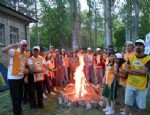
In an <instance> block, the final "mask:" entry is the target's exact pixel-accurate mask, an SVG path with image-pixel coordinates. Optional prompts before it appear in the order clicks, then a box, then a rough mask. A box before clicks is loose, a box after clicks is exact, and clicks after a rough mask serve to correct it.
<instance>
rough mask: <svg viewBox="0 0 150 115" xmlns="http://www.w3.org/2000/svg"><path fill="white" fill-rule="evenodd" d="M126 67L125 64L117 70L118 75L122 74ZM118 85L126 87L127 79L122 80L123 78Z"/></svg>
mask: <svg viewBox="0 0 150 115" xmlns="http://www.w3.org/2000/svg"><path fill="white" fill-rule="evenodd" d="M125 66H126V63H124V64H122V66H121V68H120V69H119V73H120V74H124V68H125ZM120 85H122V86H124V87H126V85H127V79H123V78H120Z"/></svg>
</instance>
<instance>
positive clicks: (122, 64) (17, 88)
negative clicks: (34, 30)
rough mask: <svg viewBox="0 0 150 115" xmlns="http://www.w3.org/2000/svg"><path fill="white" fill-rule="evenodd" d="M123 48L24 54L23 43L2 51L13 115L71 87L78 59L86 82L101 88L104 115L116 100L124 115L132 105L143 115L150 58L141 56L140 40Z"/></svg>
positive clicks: (34, 50) (110, 111)
mask: <svg viewBox="0 0 150 115" xmlns="http://www.w3.org/2000/svg"><path fill="white" fill-rule="evenodd" d="M125 46H126V53H125V52H120V53H119V52H115V51H114V50H113V47H112V46H111V45H109V46H108V48H106V49H103V50H102V49H100V48H96V51H95V52H96V53H93V52H92V49H91V48H90V47H89V48H87V51H86V53H85V52H84V49H83V48H80V49H79V48H78V47H76V49H75V51H74V52H70V51H66V50H65V49H61V51H60V50H59V49H55V48H54V47H53V46H50V48H49V51H47V52H45V51H44V49H43V48H42V47H40V46H39V45H37V46H34V47H33V48H32V50H27V49H28V43H27V41H26V40H22V41H21V42H20V43H15V44H11V45H9V46H7V47H5V48H3V49H2V52H4V53H6V54H8V55H9V58H10V59H9V64H8V82H9V87H10V95H11V99H12V104H13V113H14V115H21V114H22V108H21V104H22V102H24V103H26V101H27V98H29V102H30V109H31V110H35V109H36V108H37V107H39V108H43V107H44V104H43V98H46V94H45V93H48V94H50V95H55V93H56V92H57V87H58V86H59V87H63V86H65V85H66V84H68V83H71V82H72V83H74V79H73V78H74V73H75V70H76V67H77V66H79V65H80V62H79V58H80V56H81V55H82V56H84V63H85V65H84V69H83V71H84V74H85V77H86V80H87V82H89V83H92V84H100V86H102V87H103V93H102V96H103V97H104V99H105V101H106V108H105V109H103V111H104V112H105V114H114V113H115V107H116V99H117V98H118V97H120V100H122V101H123V103H125V111H124V112H125V114H126V115H129V114H130V112H131V106H133V104H134V103H136V105H137V106H138V108H139V109H138V110H139V112H138V113H139V115H142V114H143V110H144V109H145V108H146V95H147V92H148V76H147V74H148V71H149V69H150V56H147V55H145V54H144V47H145V43H144V41H143V40H141V39H139V40H137V41H136V42H135V45H134V44H133V43H132V42H131V41H127V42H126V43H125ZM16 48H18V49H16ZM35 92H37V96H36V95H35ZM118 92H119V93H118ZM36 97H37V98H36ZM36 100H37V102H38V103H36Z"/></svg>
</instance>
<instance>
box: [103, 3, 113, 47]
mask: <svg viewBox="0 0 150 115" xmlns="http://www.w3.org/2000/svg"><path fill="white" fill-rule="evenodd" d="M105 3H106V7H104V8H106V9H105V13H106V14H105V26H106V30H105V35H106V47H108V45H112V21H111V0H106V1H105Z"/></svg>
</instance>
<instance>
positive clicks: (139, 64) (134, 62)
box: [133, 60, 143, 66]
mask: <svg viewBox="0 0 150 115" xmlns="http://www.w3.org/2000/svg"><path fill="white" fill-rule="evenodd" d="M133 64H134V65H135V66H143V64H142V63H141V62H139V61H136V60H135V61H133Z"/></svg>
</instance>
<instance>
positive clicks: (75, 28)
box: [71, 0, 79, 51]
mask: <svg viewBox="0 0 150 115" xmlns="http://www.w3.org/2000/svg"><path fill="white" fill-rule="evenodd" d="M78 2H79V1H78V0H72V1H71V7H72V50H73V51H75V46H78V39H79V14H78V8H77V3H78Z"/></svg>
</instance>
